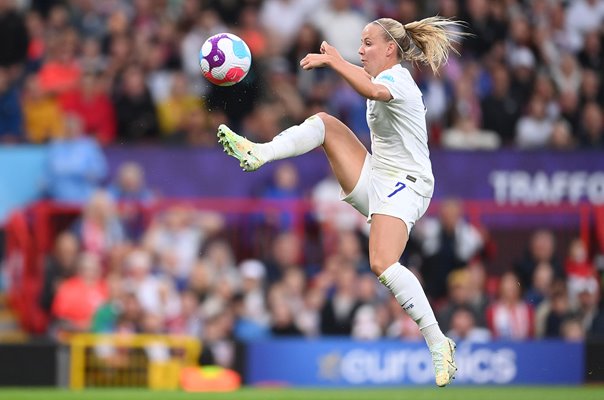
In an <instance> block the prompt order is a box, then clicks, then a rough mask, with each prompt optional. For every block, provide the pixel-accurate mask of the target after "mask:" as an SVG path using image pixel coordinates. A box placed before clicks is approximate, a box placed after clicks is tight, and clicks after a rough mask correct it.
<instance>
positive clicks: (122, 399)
mask: <svg viewBox="0 0 604 400" xmlns="http://www.w3.org/2000/svg"><path fill="white" fill-rule="evenodd" d="M0 399H2V400H59V399H61V400H63V399H65V400H72V399H73V400H76V399H77V400H187V399H203V400H226V399H228V400H366V399H369V400H371V399H378V400H391V399H392V400H394V399H409V400H428V399H439V400H443V399H446V400H542V399H543V400H569V399H571V400H601V399H604V387H600V386H593V387H565V386H548V387H449V388H444V389H440V388H436V387H434V388H433V387H426V388H399V389H375V390H372V389H353V390H350V389H345V390H327V389H251V388H246V389H242V390H240V391H237V392H232V393H217V394H210V393H184V392H180V391H176V392H151V391H148V390H142V389H140V390H139V389H88V390H84V391H79V392H72V391H69V390H62V389H54V388H50V389H44V388H43V389H18V388H15V389H12V388H11V389H0Z"/></svg>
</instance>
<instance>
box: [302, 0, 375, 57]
mask: <svg viewBox="0 0 604 400" xmlns="http://www.w3.org/2000/svg"><path fill="white" fill-rule="evenodd" d="M325 3H327V4H324V5H323V7H321V8H319V9H318V10H317V11H316V12H313V13H312V14H310V21H311V22H312V23H314V24H315V26H316V27H317V28H318V29H319V31H320V32H321V35H322V36H323V37H324V38H325V40H326V41H327V42H328V43H329V44H331V45H332V46H334V47H335V48H337V49H338V50H339V51H340V54H341V55H342V57H344V59H345V60H346V61H348V62H351V63H353V64H357V65H358V64H359V61H360V60H359V57H358V48H359V43H358V40H357V38H355V37H354V35H350V32H360V31H362V30H363V28H364V27H365V25H366V24H367V23H368V22H369V21H368V19H367V17H366V16H364V15H363V14H361V13H359V12H357V11H356V10H354V9H353V8H352V5H351V1H350V0H330V1H328V2H325ZM298 28H299V27H298Z"/></svg>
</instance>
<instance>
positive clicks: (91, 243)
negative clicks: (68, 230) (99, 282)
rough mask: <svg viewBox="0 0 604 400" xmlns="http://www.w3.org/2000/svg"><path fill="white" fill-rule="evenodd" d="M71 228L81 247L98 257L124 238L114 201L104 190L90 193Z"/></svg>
mask: <svg viewBox="0 0 604 400" xmlns="http://www.w3.org/2000/svg"><path fill="white" fill-rule="evenodd" d="M72 229H73V232H74V233H75V234H76V236H77V237H78V239H79V241H80V243H81V246H82V249H83V250H84V251H86V252H89V253H92V254H96V255H97V256H99V257H106V256H108V255H109V252H110V251H111V250H112V249H113V248H114V247H115V246H118V245H120V244H121V243H122V242H123V241H124V239H125V237H124V229H123V227H122V224H121V222H120V220H119V218H118V217H117V214H116V211H115V203H114V202H113V200H112V199H111V197H110V196H109V194H108V193H107V192H105V191H98V192H95V193H94V194H93V195H92V197H91V198H90V201H89V202H88V203H87V204H86V205H85V207H84V210H83V213H82V216H81V217H80V218H79V219H78V220H77V221H76V222H75V223H74V225H73V227H72Z"/></svg>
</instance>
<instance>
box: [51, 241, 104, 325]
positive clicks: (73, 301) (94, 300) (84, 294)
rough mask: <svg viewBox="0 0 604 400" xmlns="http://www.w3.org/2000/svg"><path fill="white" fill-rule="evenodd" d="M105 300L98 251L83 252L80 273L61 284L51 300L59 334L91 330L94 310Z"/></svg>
mask: <svg viewBox="0 0 604 400" xmlns="http://www.w3.org/2000/svg"><path fill="white" fill-rule="evenodd" d="M106 299H107V286H106V282H105V281H104V280H103V279H102V278H101V263H100V259H99V258H98V257H97V256H96V255H95V254H91V253H83V254H82V255H81V256H80V257H79V259H78V262H77V274H76V275H75V276H74V277H72V278H69V279H67V280H65V281H64V282H62V283H61V284H60V285H59V287H58V288H57V294H56V296H55V298H54V301H53V303H52V315H53V316H54V318H55V319H56V327H57V329H58V331H59V334H63V333H71V332H85V331H87V330H88V329H90V323H91V321H92V317H93V315H94V313H95V311H96V310H97V308H98V307H100V306H101V305H102V304H103V303H104V302H105V300H106Z"/></svg>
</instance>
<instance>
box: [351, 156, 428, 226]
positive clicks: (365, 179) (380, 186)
mask: <svg viewBox="0 0 604 400" xmlns="http://www.w3.org/2000/svg"><path fill="white" fill-rule="evenodd" d="M340 200H344V201H345V202H347V203H349V204H350V205H352V206H353V207H354V208H356V209H357V210H358V211H359V212H360V213H361V214H363V215H364V216H366V217H367V222H371V216H372V215H373V214H384V215H390V216H393V217H396V218H400V219H401V220H402V221H403V222H404V223H405V224H406V225H407V232H408V233H411V228H413V225H415V223H416V222H417V220H419V219H420V218H421V217H422V215H424V213H425V212H426V210H427V209H428V205H429V204H430V198H429V197H424V196H420V195H419V194H418V193H417V192H416V191H414V190H413V189H411V188H410V187H409V186H407V185H406V183H405V181H404V179H403V180H401V178H400V176H394V175H387V174H384V173H378V172H376V171H375V170H374V169H373V168H372V167H371V154H369V153H367V157H365V162H364V164H363V169H362V170H361V176H360V177H359V180H358V182H357V184H356V186H355V187H354V189H353V190H352V192H350V193H349V194H348V195H346V194H345V193H344V192H341V194H340Z"/></svg>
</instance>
